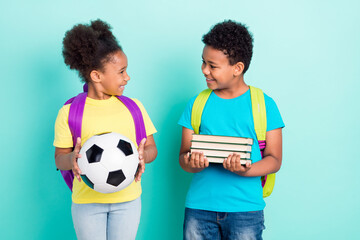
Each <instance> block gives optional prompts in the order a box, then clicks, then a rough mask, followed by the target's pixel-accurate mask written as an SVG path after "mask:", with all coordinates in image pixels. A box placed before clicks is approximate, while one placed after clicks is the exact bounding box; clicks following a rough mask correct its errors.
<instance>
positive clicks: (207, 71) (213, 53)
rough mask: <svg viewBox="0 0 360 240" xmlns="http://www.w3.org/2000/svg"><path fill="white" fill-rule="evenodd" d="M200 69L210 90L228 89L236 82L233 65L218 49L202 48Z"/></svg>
mask: <svg viewBox="0 0 360 240" xmlns="http://www.w3.org/2000/svg"><path fill="white" fill-rule="evenodd" d="M202 58H203V63H202V65H201V70H202V72H203V74H204V76H205V78H206V83H207V86H208V88H210V89H212V90H220V89H228V88H231V86H233V85H234V84H236V77H235V76H234V70H235V69H234V68H235V67H234V66H235V65H234V66H232V65H230V63H229V59H228V57H227V56H226V55H225V54H224V53H223V52H222V51H220V50H217V49H215V48H213V47H211V46H205V47H204V50H203V55H202Z"/></svg>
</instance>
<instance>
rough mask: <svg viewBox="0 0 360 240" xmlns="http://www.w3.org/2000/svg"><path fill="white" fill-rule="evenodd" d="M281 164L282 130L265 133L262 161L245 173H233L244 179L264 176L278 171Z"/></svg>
mask: <svg viewBox="0 0 360 240" xmlns="http://www.w3.org/2000/svg"><path fill="white" fill-rule="evenodd" d="M281 162H282V128H278V129H274V130H271V131H268V132H266V147H265V149H264V156H263V159H262V160H260V161H258V162H256V163H254V164H252V165H251V167H250V168H247V170H245V171H235V173H236V174H239V175H240V176H244V177H258V176H265V175H267V174H270V173H275V172H277V171H279V169H280V167H281Z"/></svg>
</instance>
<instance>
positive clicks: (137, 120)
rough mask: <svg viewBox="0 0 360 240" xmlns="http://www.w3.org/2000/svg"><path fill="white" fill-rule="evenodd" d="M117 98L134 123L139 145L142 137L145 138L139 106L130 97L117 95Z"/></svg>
mask: <svg viewBox="0 0 360 240" xmlns="http://www.w3.org/2000/svg"><path fill="white" fill-rule="evenodd" d="M117 98H118V99H119V100H120V101H121V102H122V103H123V104H124V105H125V106H126V107H127V108H128V109H129V111H130V113H131V115H132V117H133V119H134V124H135V133H136V143H137V144H138V145H139V144H140V142H141V140H142V139H143V138H146V130H145V124H144V119H143V116H142V113H141V110H140V108H139V106H138V105H137V104H136V103H135V102H134V101H133V100H132V99H130V98H128V97H125V96H123V95H122V96H117Z"/></svg>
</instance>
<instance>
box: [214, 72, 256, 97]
mask: <svg viewBox="0 0 360 240" xmlns="http://www.w3.org/2000/svg"><path fill="white" fill-rule="evenodd" d="M247 90H249V86H248V85H246V83H245V82H244V77H243V76H241V77H240V79H238V81H236V82H235V83H234V84H232V85H231V86H229V87H227V88H222V89H215V90H214V93H215V94H216V95H217V96H218V97H220V98H224V99H231V98H236V97H239V96H241V95H243V94H244V93H245V92H246V91H247Z"/></svg>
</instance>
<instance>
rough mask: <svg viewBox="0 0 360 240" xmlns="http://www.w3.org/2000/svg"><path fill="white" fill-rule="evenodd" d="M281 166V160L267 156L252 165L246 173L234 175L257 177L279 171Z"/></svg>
mask: <svg viewBox="0 0 360 240" xmlns="http://www.w3.org/2000/svg"><path fill="white" fill-rule="evenodd" d="M280 166H281V159H278V158H276V157H275V156H272V155H268V156H266V157H264V158H263V159H261V160H260V161H258V162H256V163H254V164H252V166H251V168H250V169H249V170H248V171H246V172H236V174H238V175H240V176H243V177H259V176H265V175H268V174H271V173H275V172H277V171H279V169H280Z"/></svg>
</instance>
